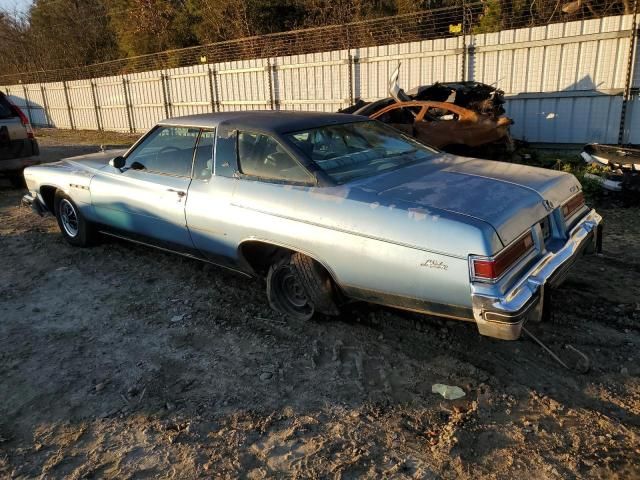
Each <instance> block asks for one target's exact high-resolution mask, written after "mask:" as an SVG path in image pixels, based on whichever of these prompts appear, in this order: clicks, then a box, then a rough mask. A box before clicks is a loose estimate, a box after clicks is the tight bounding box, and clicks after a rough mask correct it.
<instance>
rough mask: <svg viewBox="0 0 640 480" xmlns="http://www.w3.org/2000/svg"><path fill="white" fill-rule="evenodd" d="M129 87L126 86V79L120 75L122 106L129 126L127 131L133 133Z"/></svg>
mask: <svg viewBox="0 0 640 480" xmlns="http://www.w3.org/2000/svg"><path fill="white" fill-rule="evenodd" d="M128 90H129V89H128V88H127V79H126V77H125V76H124V75H123V76H122V91H123V92H124V106H125V107H126V109H127V125H128V126H129V133H133V116H132V115H131V104H130V102H129V91H128Z"/></svg>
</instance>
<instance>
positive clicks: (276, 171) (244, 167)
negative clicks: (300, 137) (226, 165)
mask: <svg viewBox="0 0 640 480" xmlns="http://www.w3.org/2000/svg"><path fill="white" fill-rule="evenodd" d="M238 164H239V167H240V171H241V172H242V173H244V174H245V175H250V176H253V177H259V178H265V179H270V180H283V181H288V182H295V183H310V182H312V181H313V177H312V176H311V175H310V174H309V172H307V170H306V169H305V168H304V167H302V165H300V164H299V163H298V162H297V161H296V160H295V159H294V158H293V157H292V156H291V155H289V154H288V153H287V152H286V151H285V150H284V148H283V147H282V146H281V145H280V144H279V143H278V142H277V141H276V140H274V139H273V138H271V137H270V136H268V135H263V134H261V133H250V132H240V133H239V134H238Z"/></svg>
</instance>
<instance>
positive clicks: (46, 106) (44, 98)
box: [40, 84, 53, 127]
mask: <svg viewBox="0 0 640 480" xmlns="http://www.w3.org/2000/svg"><path fill="white" fill-rule="evenodd" d="M40 92H41V93H42V104H43V105H42V106H43V107H44V118H45V120H46V121H47V127H53V124H52V123H51V115H50V114H49V102H47V90H46V89H45V88H44V85H43V84H40Z"/></svg>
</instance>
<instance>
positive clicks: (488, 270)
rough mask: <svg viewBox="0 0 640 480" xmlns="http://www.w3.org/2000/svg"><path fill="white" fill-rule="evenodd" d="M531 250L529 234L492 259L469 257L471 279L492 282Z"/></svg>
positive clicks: (531, 239)
mask: <svg viewBox="0 0 640 480" xmlns="http://www.w3.org/2000/svg"><path fill="white" fill-rule="evenodd" d="M532 249H533V235H531V232H528V233H527V234H525V235H523V236H522V237H520V238H518V239H517V240H516V241H514V242H513V243H512V244H511V245H509V246H508V247H506V248H505V249H504V250H502V251H501V252H500V253H499V254H497V255H495V256H494V257H477V256H475V255H472V256H471V257H470V267H471V279H472V280H476V281H481V282H494V281H496V280H497V279H499V278H500V277H501V276H502V274H503V273H505V272H506V271H507V270H509V268H511V267H512V266H513V265H514V264H515V263H516V262H517V261H518V260H520V259H521V258H522V257H524V256H525V255H526V254H527V253H529V252H530V251H531V250H532Z"/></svg>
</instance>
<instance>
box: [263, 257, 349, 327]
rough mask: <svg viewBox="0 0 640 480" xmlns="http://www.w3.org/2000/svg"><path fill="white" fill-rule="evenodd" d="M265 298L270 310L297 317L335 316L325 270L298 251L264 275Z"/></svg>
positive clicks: (332, 296)
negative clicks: (267, 299)
mask: <svg viewBox="0 0 640 480" xmlns="http://www.w3.org/2000/svg"><path fill="white" fill-rule="evenodd" d="M267 297H268V298H269V304H270V305H271V308H273V309H274V310H276V311H278V312H281V313H284V314H285V315H287V316H289V317H291V318H295V319H297V320H309V319H310V318H311V317H313V315H314V314H315V313H316V312H318V313H324V314H326V315H337V314H338V313H339V310H338V308H337V306H336V302H335V300H334V297H335V295H334V287H333V283H332V281H331V278H330V277H329V275H328V274H327V273H326V271H325V270H324V269H323V268H322V267H321V266H320V265H319V264H318V263H317V262H315V261H314V260H313V259H311V258H309V257H307V256H306V255H303V254H301V253H294V254H292V255H286V256H284V257H282V258H281V259H280V260H278V261H277V262H275V263H274V264H273V265H272V266H271V268H269V273H268V274H267Z"/></svg>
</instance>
